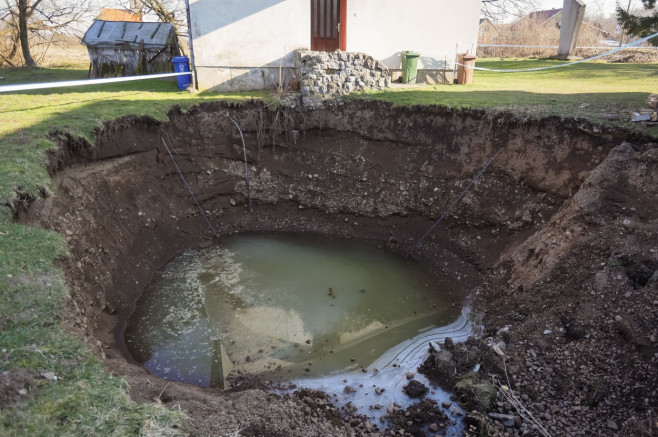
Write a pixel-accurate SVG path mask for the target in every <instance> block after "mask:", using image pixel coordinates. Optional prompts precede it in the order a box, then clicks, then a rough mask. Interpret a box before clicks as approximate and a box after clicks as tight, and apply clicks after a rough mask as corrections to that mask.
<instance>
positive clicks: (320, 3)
mask: <svg viewBox="0 0 658 437" xmlns="http://www.w3.org/2000/svg"><path fill="white" fill-rule="evenodd" d="M345 3H346V0H311V50H314V51H320V52H333V51H334V50H338V49H341V50H345V25H344V23H345V19H344V17H345Z"/></svg>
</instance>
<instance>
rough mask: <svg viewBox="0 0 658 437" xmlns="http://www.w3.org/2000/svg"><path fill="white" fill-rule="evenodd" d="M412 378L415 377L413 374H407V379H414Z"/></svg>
mask: <svg viewBox="0 0 658 437" xmlns="http://www.w3.org/2000/svg"><path fill="white" fill-rule="evenodd" d="M414 376H416V374H415V373H414V372H407V379H414Z"/></svg>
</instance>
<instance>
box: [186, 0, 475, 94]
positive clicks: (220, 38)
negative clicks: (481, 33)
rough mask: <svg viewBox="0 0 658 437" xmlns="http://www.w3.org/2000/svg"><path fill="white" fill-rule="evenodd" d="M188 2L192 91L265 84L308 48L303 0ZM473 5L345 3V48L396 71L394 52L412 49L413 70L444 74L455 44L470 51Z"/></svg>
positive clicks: (463, 0)
mask: <svg viewBox="0 0 658 437" xmlns="http://www.w3.org/2000/svg"><path fill="white" fill-rule="evenodd" d="M189 4H190V18H191V30H192V35H193V38H194V41H193V44H194V55H195V67H196V70H197V78H198V86H199V88H200V89H214V90H218V91H230V90H249V89H262V88H272V87H273V85H274V84H275V83H277V82H278V80H279V65H280V64H282V65H283V66H284V67H290V68H292V67H293V66H294V56H293V52H294V51H295V50H297V49H301V48H309V47H310V45H311V29H310V28H311V26H310V23H311V2H310V0H189ZM480 4H481V0H459V1H458V2H455V1H454V0H405V1H400V0H376V1H375V0H347V11H346V19H347V23H346V28H347V29H346V30H347V38H346V43H347V51H350V52H364V53H367V54H369V55H371V56H373V57H374V58H376V59H379V60H380V61H382V62H383V63H384V64H385V65H386V66H387V67H389V68H392V69H399V68H400V54H401V52H402V51H405V50H414V51H418V52H420V53H421V57H420V59H419V65H418V68H419V69H429V70H445V69H448V70H450V71H451V70H452V68H453V65H454V60H455V54H456V52H457V43H458V42H459V51H460V52H467V51H470V52H471V53H475V49H476V46H475V45H476V43H477V36H478V24H479V17H480ZM282 59H283V63H281V61H282ZM446 64H447V65H446ZM446 67H447V68H446ZM284 72H285V69H284Z"/></svg>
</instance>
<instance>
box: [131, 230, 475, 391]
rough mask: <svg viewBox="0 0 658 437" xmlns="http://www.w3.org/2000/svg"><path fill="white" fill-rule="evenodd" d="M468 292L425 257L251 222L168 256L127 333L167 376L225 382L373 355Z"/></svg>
mask: <svg viewBox="0 0 658 437" xmlns="http://www.w3.org/2000/svg"><path fill="white" fill-rule="evenodd" d="M330 290H331V292H333V293H330ZM332 294H333V295H332ZM461 299H462V296H461V295H460V294H459V293H457V292H455V291H454V290H452V289H450V287H448V286H447V285H446V284H445V283H444V282H442V281H441V280H440V279H438V278H437V277H435V276H433V275H431V274H430V273H429V272H428V271H427V269H426V268H424V267H423V266H421V265H419V264H417V263H414V262H413V261H410V260H402V259H400V258H399V257H396V256H394V255H391V254H388V253H386V252H384V251H381V250H374V249H372V248H369V247H365V246H362V245H359V244H358V243H354V242H350V241H344V240H339V241H336V240H332V239H327V238H320V237H309V236H308V235H303V236H300V235H291V234H246V235H239V236H235V237H231V238H227V239H226V240H225V241H224V242H223V245H222V246H220V247H212V248H207V249H204V250H199V251H190V252H187V253H185V254H183V255H182V256H180V257H178V258H176V259H175V260H174V261H172V262H171V263H169V264H168V265H167V266H166V267H165V269H164V270H163V271H162V272H160V273H159V274H158V275H156V277H155V278H154V280H153V281H152V283H151V284H150V285H149V286H148V287H147V288H146V290H145V291H144V293H143V295H142V297H141V298H140V299H139V302H138V308H137V310H136V311H135V313H134V314H133V315H132V317H131V318H130V320H129V323H128V326H127V329H126V333H125V337H126V342H127V345H128V348H129V350H130V352H131V353H132V354H133V356H134V357H135V359H136V360H138V361H139V362H141V363H144V366H145V368H146V369H148V370H149V371H150V372H152V373H154V374H156V375H159V376H162V377H164V378H167V379H172V380H177V381H183V382H188V383H193V384H197V385H201V386H209V385H214V386H224V382H225V378H226V376H227V375H229V373H230V372H232V371H237V370H240V371H248V372H258V373H269V374H268V375H267V379H270V380H283V379H290V378H294V377H299V376H308V375H313V376H318V375H323V374H328V373H332V372H337V371H340V370H345V369H350V368H359V367H367V366H368V365H369V364H370V363H372V362H373V361H374V360H375V359H376V358H378V357H379V356H380V355H381V354H383V353H384V352H385V351H386V350H388V349H389V348H391V347H393V346H394V345H396V344H398V343H400V342H402V341H404V340H407V339H409V338H411V337H414V336H415V335H417V334H418V332H419V331H421V330H423V329H427V328H430V327H435V326H442V325H445V324H447V323H449V322H451V321H453V320H455V319H456V318H457V317H458V316H459V313H460V308H459V305H454V304H455V303H456V302H457V303H459V302H461Z"/></svg>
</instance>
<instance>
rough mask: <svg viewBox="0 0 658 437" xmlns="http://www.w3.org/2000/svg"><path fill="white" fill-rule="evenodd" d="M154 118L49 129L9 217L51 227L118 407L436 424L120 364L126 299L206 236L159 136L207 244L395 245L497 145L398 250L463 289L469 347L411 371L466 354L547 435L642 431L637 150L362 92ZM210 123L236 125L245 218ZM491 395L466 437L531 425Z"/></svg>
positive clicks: (457, 362) (656, 213)
mask: <svg viewBox="0 0 658 437" xmlns="http://www.w3.org/2000/svg"><path fill="white" fill-rule="evenodd" d="M169 116H170V119H169V121H167V122H165V123H160V122H157V121H155V120H152V119H149V118H143V117H142V118H136V117H126V118H123V119H119V120H116V121H114V122H113V123H109V124H107V125H105V126H104V127H103V128H101V129H99V130H98V132H97V133H96V138H97V140H96V144H94V145H89V144H86V142H85V141H84V140H81V139H78V138H71V137H70V136H68V135H65V134H59V135H58V137H59V139H60V148H59V149H58V150H57V151H55V152H54V153H53V154H52V156H51V157H50V158H51V159H50V167H49V170H50V171H51V174H52V177H53V180H54V182H55V185H56V186H57V193H56V195H53V196H49V197H46V198H41V199H37V200H36V201H35V202H33V203H32V205H31V206H30V208H29V209H27V210H21V211H19V214H18V220H19V221H20V222H22V223H25V224H29V225H34V226H40V227H45V228H48V229H53V230H55V231H57V232H59V233H61V234H62V235H65V236H66V239H67V241H68V245H69V250H70V253H71V256H70V257H69V258H67V259H66V260H63V261H62V267H63V268H64V270H65V273H66V279H67V282H68V285H69V289H70V290H71V299H70V302H69V305H68V306H69V312H68V318H67V320H66V321H65V324H66V326H67V329H69V330H71V331H72V332H75V333H77V334H78V335H79V337H80V338H81V339H84V340H85V341H86V342H87V343H88V344H89V347H90V348H92V349H94V350H95V351H96V352H97V353H98V354H99V356H101V357H102V358H103V359H104V362H105V366H106V368H107V370H108V371H110V372H113V373H115V374H119V375H122V376H124V377H125V378H126V379H127V380H128V381H129V383H130V387H131V388H130V391H131V393H130V394H131V396H132V397H133V399H135V400H136V401H138V402H153V401H154V400H158V401H159V402H163V403H164V404H165V405H168V406H171V407H173V406H180V408H182V409H183V410H185V411H187V413H188V415H189V417H190V420H189V422H187V423H186V426H187V427H188V429H189V430H190V432H191V433H193V434H196V435H227V434H231V433H233V432H235V431H236V430H238V429H242V430H243V435H266V436H279V435H281V436H283V435H286V436H289V435H296V436H311V435H318V436H319V435H323V436H324V435H336V436H342V435H384V434H387V435H392V434H391V433H392V432H393V433H397V435H403V434H402V433H405V434H404V435H409V434H411V435H433V434H437V435H442V433H443V429H444V427H445V420H454V419H453V418H452V417H451V413H450V407H449V406H446V407H445V408H444V407H443V406H441V405H433V404H432V403H431V402H429V401H427V402H425V403H424V404H422V405H419V406H418V407H412V408H415V410H413V411H409V410H407V411H406V413H409V415H406V413H405V412H404V411H402V412H401V411H400V409H399V408H396V407H395V406H393V405H389V406H386V405H384V406H381V407H382V408H387V409H388V408H389V407H390V413H388V414H387V415H386V417H387V418H388V420H386V419H385V421H384V422H378V423H372V422H369V420H368V418H367V417H362V416H354V415H353V414H352V412H351V411H350V409H349V408H342V409H340V408H336V407H334V406H333V404H332V403H331V399H330V398H326V395H324V394H322V393H317V392H306V391H303V390H298V391H297V392H296V393H294V394H287V395H277V394H273V393H272V392H268V391H267V390H264V388H263V387H260V386H259V382H258V381H257V380H256V379H254V378H252V377H250V376H249V375H244V376H243V380H242V382H243V384H242V385H239V388H237V389H232V390H230V391H221V390H218V389H212V388H211V389H207V388H200V387H195V386H191V385H186V384H182V383H168V382H167V381H164V380H162V379H159V378H157V377H154V376H152V375H150V374H148V373H147V372H146V371H145V370H144V369H142V368H141V367H140V366H139V365H138V364H137V363H136V362H134V360H133V359H132V358H131V357H130V355H129V354H128V353H127V351H126V349H125V347H124V346H123V342H122V332H123V329H124V326H125V323H126V320H127V319H128V317H129V316H130V314H131V313H132V311H133V309H134V305H135V302H136V301H137V299H138V297H139V296H140V293H141V291H142V290H143V289H144V287H145V286H146V284H147V283H148V282H149V281H150V280H151V277H152V275H153V273H154V272H155V271H156V270H157V269H158V268H160V267H162V266H163V265H164V264H165V263H166V262H167V261H168V260H169V259H171V258H172V257H174V256H176V255H177V254H179V253H182V252H183V251H185V250H188V249H190V248H195V247H203V246H208V245H210V244H212V243H213V241H214V240H213V236H212V233H211V231H210V229H209V228H208V226H207V224H206V223H205V221H204V219H203V218H202V217H201V215H200V214H199V212H198V210H196V207H195V206H194V203H193V202H192V200H191V199H190V197H189V194H188V192H187V190H186V189H185V187H184V185H183V184H182V183H181V181H180V178H179V175H178V173H177V172H176V169H175V167H174V166H173V164H172V162H171V159H170V157H169V154H168V153H167V151H166V150H165V148H164V147H163V143H162V139H161V138H164V140H165V141H167V144H171V145H173V149H172V153H173V155H174V156H175V158H176V160H177V162H178V165H179V166H180V169H181V171H182V173H183V174H184V175H185V177H186V178H187V180H188V182H189V184H190V186H191V187H192V189H193V190H194V192H195V194H196V195H197V197H198V200H199V203H200V204H201V205H202V207H203V209H204V211H205V212H206V214H207V215H208V218H209V219H210V220H211V222H212V223H213V225H214V226H215V228H216V229H217V232H218V234H219V235H220V236H227V235H232V234H235V233H239V232H244V231H294V232H312V233H315V234H326V235H332V236H340V237H345V238H354V239H359V240H360V241H362V242H365V243H367V244H370V245H372V246H374V247H382V248H386V249H388V250H389V251H391V252H393V253H399V254H404V253H405V252H406V251H407V250H408V249H409V248H410V247H411V246H412V245H413V243H414V242H415V241H416V239H417V238H418V237H419V236H421V235H422V234H423V233H424V232H425V231H426V230H427V229H428V228H429V226H430V225H431V224H432V223H433V222H434V220H436V219H437V218H438V217H439V216H440V215H441V213H442V212H443V211H444V210H445V209H446V208H447V207H448V205H449V204H450V203H451V202H452V201H453V200H454V199H455V198H456V197H457V196H458V195H459V193H460V192H461V191H462V190H463V189H464V188H465V187H466V185H467V184H468V183H469V182H470V180H471V179H472V178H473V176H474V175H475V174H476V173H477V172H478V171H479V169H480V168H481V167H482V166H483V165H484V163H486V162H487V160H488V159H489V158H490V157H491V156H492V155H493V154H494V153H495V152H496V151H497V150H498V149H500V148H501V147H503V146H504V147H505V149H504V151H503V152H502V153H501V154H500V156H499V157H498V159H497V160H496V161H495V162H494V164H493V165H492V166H491V167H490V168H489V169H488V170H487V172H486V173H485V175H484V176H483V178H482V179H481V180H480V181H479V182H478V183H477V184H476V185H475V186H474V187H473V189H472V190H471V191H470V192H469V194H467V195H466V197H465V198H464V199H463V201H462V203H461V204H459V206H458V207H456V208H455V209H454V210H453V211H452V212H451V214H450V215H449V216H448V217H447V218H446V219H445V220H444V222H443V223H442V224H441V225H440V226H439V227H438V228H437V229H436V230H435V231H434V233H433V234H432V235H431V236H430V237H429V238H428V239H427V240H426V241H425V242H424V243H423V245H421V246H420V247H419V248H418V250H417V251H416V252H415V253H414V256H415V257H417V258H418V259H420V260H422V261H423V262H425V263H430V264H431V265H434V266H435V268H436V273H437V274H439V275H444V276H445V277H446V278H447V279H448V280H449V281H454V282H455V283H459V284H460V286H461V287H462V288H463V289H465V290H468V291H470V293H471V296H472V298H473V302H474V310H475V311H476V312H477V313H480V314H481V316H482V320H483V324H484V336H483V338H482V339H481V340H480V341H478V342H477V344H476V345H463V344H459V343H458V344H455V345H439V349H440V351H437V352H433V353H432V354H431V355H430V356H429V357H430V359H431V360H433V363H434V364H435V368H437V369H438V370H436V371H434V372H433V371H431V370H428V375H430V376H432V378H433V379H432V381H433V383H435V384H439V385H447V386H448V388H454V387H451V386H450V384H451V383H450V381H445V380H444V379H442V378H441V375H442V374H444V373H445V371H443V370H441V369H440V368H439V367H440V366H442V365H443V364H445V365H446V366H453V367H454V368H455V369H458V370H459V372H460V374H461V373H463V374H466V373H469V372H470V370H473V368H471V367H470V364H473V363H475V364H477V365H479V369H480V371H479V372H478V374H479V375H480V377H481V378H482V379H486V380H489V382H492V381H496V380H497V381H502V383H503V385H505V386H507V387H509V388H511V389H512V390H513V392H514V393H515V394H516V395H517V396H518V397H519V399H521V400H522V402H523V405H524V406H525V408H526V409H527V412H528V414H526V416H530V415H531V416H532V417H534V419H535V420H536V421H538V423H539V424H540V425H541V426H542V427H543V428H544V429H546V430H547V431H548V432H549V433H550V434H551V435H556V436H557V435H574V436H575V435H583V436H585V435H652V434H651V433H652V432H653V433H654V435H655V432H656V431H655V430H656V423H655V418H656V407H657V406H658V393H657V390H658V370H657V367H658V362H657V356H656V353H658V348H657V347H656V337H657V336H658V293H657V287H658V273H657V268H658V203H657V202H656V199H658V148H657V147H656V144H653V143H651V142H649V140H648V139H646V138H638V137H632V136H628V135H626V134H624V133H623V132H618V131H609V130H606V128H603V127H600V126H593V125H590V124H588V123H587V122H583V121H577V120H566V121H565V120H558V119H553V118H551V119H544V120H541V121H528V120H518V119H515V118H514V117H512V116H510V115H505V114H502V115H495V116H492V115H488V114H487V113H484V112H479V111H451V110H447V109H443V108H391V107H390V106H388V105H385V104H379V103H358V102H352V103H336V104H332V105H330V106H328V107H327V108H325V109H321V110H315V111H309V112H296V111H290V112H285V113H284V112H281V111H278V112H277V111H275V112H273V111H270V110H269V109H267V108H265V107H263V106H261V105H260V104H258V103H252V104H246V105H244V106H241V107H239V108H238V107H231V106H227V105H224V104H215V103H213V104H201V105H199V106H196V107H194V108H192V109H191V110H190V111H188V112H185V113H183V112H181V111H179V110H177V109H173V110H172V111H170V114H169ZM230 118H233V119H235V120H236V121H238V123H239V124H240V126H241V127H242V129H243V130H244V133H245V138H246V143H247V148H248V156H249V176H250V194H251V198H252V204H253V213H252V214H248V212H247V208H246V204H247V190H246V184H245V181H244V167H243V164H242V162H241V159H242V144H241V140H240V135H239V132H238V131H237V129H236V128H235V126H234V125H233V123H232V121H231V119H230ZM448 346H450V347H451V348H453V350H452V351H450V349H449V347H448ZM494 346H495V347H494ZM460 348H462V349H463V348H466V349H465V350H461V349H460ZM460 350H461V351H460ZM492 351H493V352H492ZM445 352H450V355H448V354H446V353H445ZM499 352H500V353H499ZM441 353H442V356H441V358H440V359H439V358H438V354H441ZM464 354H465V355H464ZM464 357H465V358H464ZM465 363H467V364H468V366H466V365H465ZM437 366H439V367H437ZM430 367H431V366H430ZM449 368H452V367H449ZM490 375H492V376H491V378H493V379H491V378H490ZM454 383H455V381H452V384H454ZM430 389H431V387H430ZM456 393H457V392H456ZM493 396H494V397H493V398H492V399H491V402H489V403H488V404H487V405H484V404H482V403H480V404H478V405H477V406H474V408H476V409H477V412H475V413H472V414H470V415H471V420H470V421H468V423H469V424H470V425H469V426H470V428H468V427H467V432H473V433H479V432H481V431H482V430H483V429H485V430H489V431H491V432H494V434H492V435H495V432H498V433H499V435H505V433H507V435H540V434H539V432H538V431H537V429H538V428H537V425H536V424H533V422H532V421H531V420H529V419H528V418H527V417H522V415H521V414H519V413H518V412H516V411H515V410H514V408H513V406H512V405H511V404H510V403H509V402H508V400H507V399H506V398H505V397H504V396H503V394H501V392H500V390H498V392H494V395H493ZM421 398H422V395H421ZM461 400H462V399H460V398H458V397H456V398H455V399H454V402H457V401H461ZM375 403H376V400H375V399H373V406H374V405H375ZM400 414H402V416H403V417H411V419H410V420H407V421H404V420H402V419H401V418H400ZM492 414H493V416H492ZM497 415H498V416H497ZM507 416H511V417H512V419H511V420H509V417H507ZM408 422H411V424H409V423H408ZM431 425H434V426H432V427H431V428H430V426H431ZM487 427H488V428H487ZM533 427H534V428H533ZM469 430H470V431H469ZM485 432H486V431H485Z"/></svg>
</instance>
